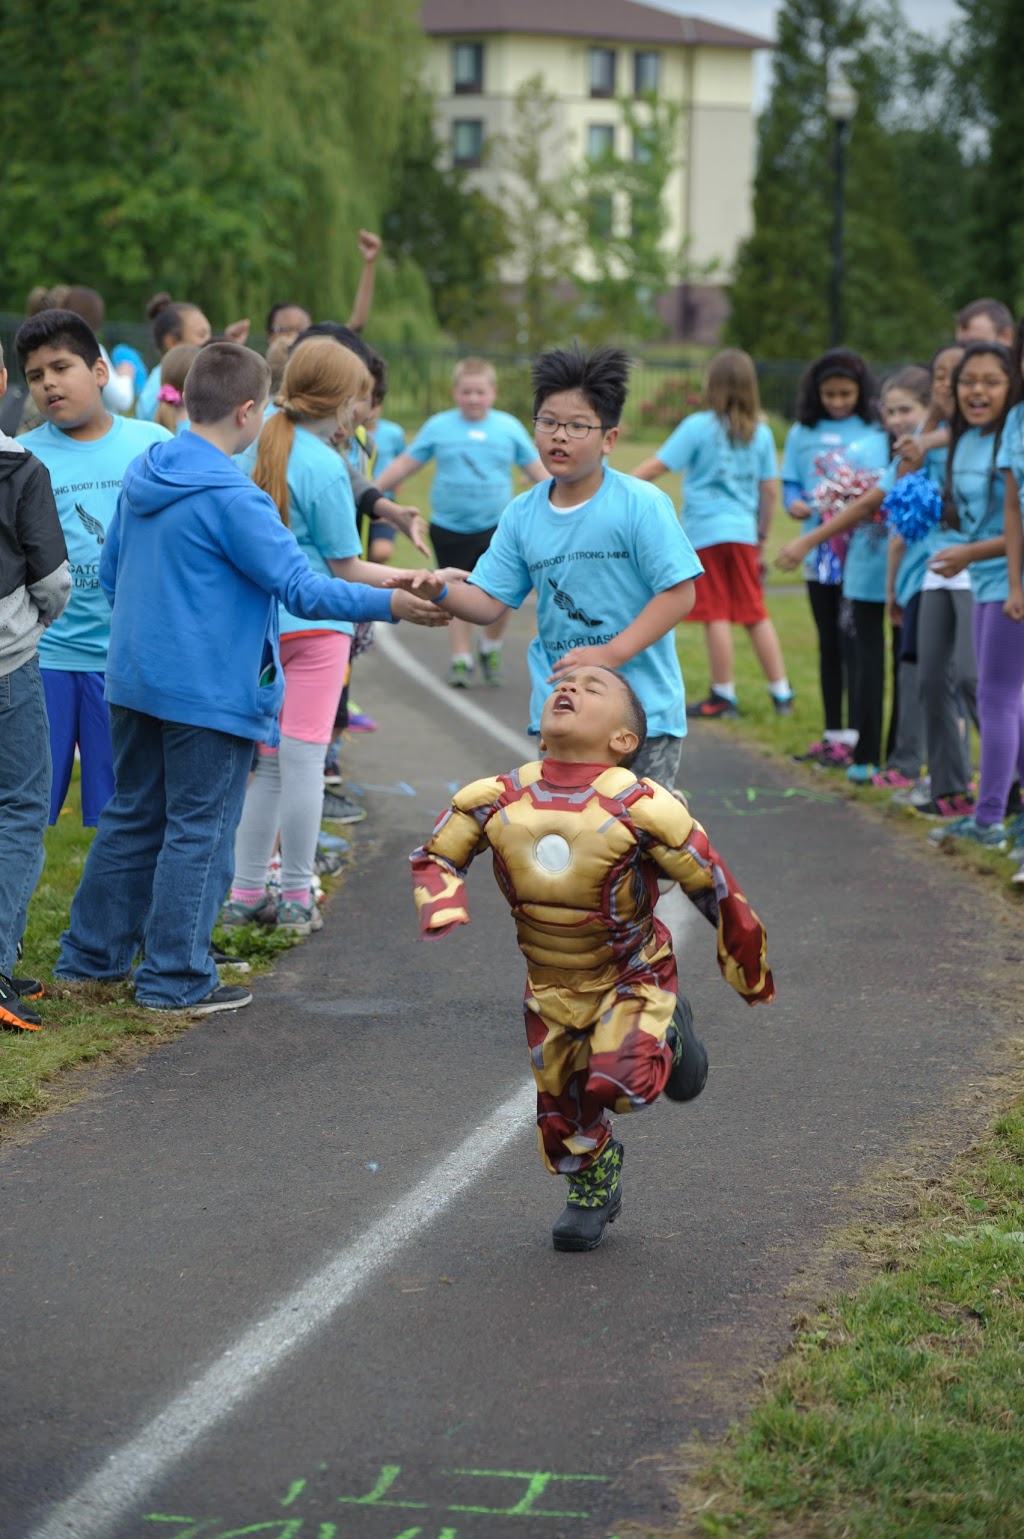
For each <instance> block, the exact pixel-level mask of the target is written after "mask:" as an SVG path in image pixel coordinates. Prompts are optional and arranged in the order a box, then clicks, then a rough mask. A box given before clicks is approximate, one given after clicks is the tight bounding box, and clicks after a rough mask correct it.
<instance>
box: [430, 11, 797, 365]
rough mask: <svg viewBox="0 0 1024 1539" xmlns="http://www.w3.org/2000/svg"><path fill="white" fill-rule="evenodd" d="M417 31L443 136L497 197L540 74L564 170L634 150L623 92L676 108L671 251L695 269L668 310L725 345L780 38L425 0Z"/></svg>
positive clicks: (679, 331)
mask: <svg viewBox="0 0 1024 1539" xmlns="http://www.w3.org/2000/svg"><path fill="white" fill-rule="evenodd" d="M420 23H421V26H422V28H423V30H424V32H425V34H426V36H427V39H428V48H427V65H426V72H427V84H428V86H429V87H430V89H431V90H432V92H433V93H434V95H435V98H436V101H437V115H438V132H439V137H440V139H441V142H442V143H443V144H445V145H446V146H447V147H448V151H449V154H450V156H451V161H452V163H453V164H455V165H460V166H464V167H466V168H467V169H468V170H469V171H470V172H471V173H472V177H473V180H474V181H475V182H476V183H477V184H478V185H479V186H480V187H481V188H482V189H483V190H484V191H486V192H488V193H489V194H490V195H491V196H492V197H496V198H497V197H498V196H499V195H500V187H501V185H502V181H503V179H504V178H507V173H506V172H505V171H503V169H502V164H501V161H502V157H501V153H500V146H501V143H502V139H503V138H505V139H507V138H508V137H509V136H510V135H511V133H512V129H513V107H514V102H515V97H516V92H517V90H518V89H519V87H521V86H522V85H523V84H524V83H525V82H526V81H528V80H530V79H531V78H532V77H535V76H538V75H539V76H541V77H542V79H543V81H544V86H545V90H546V92H547V93H548V95H549V96H550V97H551V98H553V100H554V104H555V106H554V120H553V123H552V127H551V130H550V134H549V146H548V151H547V154H548V157H549V159H550V163H551V166H552V169H553V170H555V169H558V170H563V169H565V168H566V167H567V166H570V167H571V165H572V163H573V162H575V161H581V160H583V159H584V158H585V157H587V156H591V157H595V158H598V157H600V156H601V155H602V154H604V153H605V152H607V151H611V152H613V153H614V154H616V155H618V156H620V157H621V158H623V159H625V158H628V157H629V156H630V155H632V154H633V146H632V145H631V144H630V143H629V142H628V141H629V138H630V133H629V128H628V126H627V124H626V122H625V121H624V119H623V112H622V107H621V105H620V102H621V99H622V98H623V97H626V98H636V97H639V96H642V95H643V94H644V93H645V92H649V91H652V90H653V91H654V92H656V93H657V95H658V96H659V97H662V98H664V99H667V100H670V101H673V102H676V103H678V104H679V107H680V116H679V127H678V133H679V143H678V146H677V159H678V162H679V163H678V166H677V169H676V170H675V171H674V172H673V174H672V176H671V177H670V179H669V183H668V185H667V186H666V188H665V193H664V198H665V207H666V211H667V213H668V216H669V219H668V225H669V228H668V232H667V235H666V247H667V249H668V250H670V251H679V250H685V253H686V265H685V266H683V267H682V268H681V270H680V272H679V274H678V278H679V281H678V282H677V284H676V285H675V288H674V290H673V292H672V293H671V294H669V295H667V296H665V297H664V299H663V301H662V305H663V308H664V313H665V316H666V319H667V320H668V321H669V324H670V326H671V328H672V331H673V333H674V334H675V335H676V336H679V337H685V338H688V339H690V340H698V341H714V340H715V337H716V335H717V332H718V330H719V328H720V325H721V322H722V319H723V318H724V314H725V308H726V301H725V296H724V292H723V288H722V285H723V284H726V283H728V281H729V279H730V277H731V275H732V265H733V261H734V258H735V254H736V250H737V247H738V245H739V243H740V242H741V241H742V240H743V239H744V237H745V236H746V235H747V234H748V233H749V231H750V228H751V199H752V182H753V174H754V157H755V148H756V123H755V119H754V114H753V89H754V82H753V66H754V53H755V51H756V50H758V49H762V48H770V47H771V46H772V45H771V42H770V41H769V40H768V39H767V38H763V37H756V36H753V35H751V34H750V33H746V32H738V31H735V30H734V29H733V28H730V27H723V26H719V25H717V24H716V23H715V22H712V21H705V20H702V19H700V18H698V17H694V16H680V15H677V14H675V13H674V12H671V11H665V10H660V9H658V8H657V7H655V6H652V5H641V4H637V3H634V0H423V3H422V5H421V7H420ZM641 110H642V109H641ZM709 268H711V269H712V270H711V271H708V269H709ZM505 276H506V278H507V280H508V281H509V282H510V283H515V282H516V281H517V278H518V277H519V276H520V275H519V274H517V273H516V272H515V271H514V270H512V269H510V270H509V271H508V272H507V273H506V274H505Z"/></svg>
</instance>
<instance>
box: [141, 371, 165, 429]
mask: <svg viewBox="0 0 1024 1539" xmlns="http://www.w3.org/2000/svg"><path fill="white" fill-rule="evenodd" d="M159 393H160V365H159V364H157V365H156V367H155V368H153V369H151V370H150V373H149V378H148V379H147V381H146V383H145V384H144V385H143V387H142V389H141V390H140V391H139V393H138V395H137V396H136V397H135V416H136V418H137V419H138V420H139V421H140V422H152V420H153V418H154V417H155V416H156V407H157V396H158V395H159Z"/></svg>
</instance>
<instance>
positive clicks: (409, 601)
mask: <svg viewBox="0 0 1024 1539" xmlns="http://www.w3.org/2000/svg"><path fill="white" fill-rule="evenodd" d="M391 614H392V617H393V618H394V619H396V620H409V621H411V622H412V624H413V625H428V626H434V627H436V626H439V625H450V624H451V618H452V617H451V615H446V614H445V612H444V610H443V609H438V607H437V605H436V604H434V603H432V602H431V601H430V599H422V598H417V597H416V595H415V594H414V593H406V592H405V590H404V589H402V588H396V589H395V591H394V593H392V595H391Z"/></svg>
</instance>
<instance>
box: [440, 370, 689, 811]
mask: <svg viewBox="0 0 1024 1539" xmlns="http://www.w3.org/2000/svg"><path fill="white" fill-rule="evenodd" d="M628 374H629V360H628V358H627V356H626V354H625V353H623V352H620V351H619V350H618V349H616V348H611V347H599V348H597V349H596V350H595V351H594V352H592V353H589V354H587V353H584V352H582V351H581V350H580V349H579V348H578V347H571V348H560V349H556V350H555V351H552V352H549V353H542V354H541V355H540V357H539V358H537V360H536V362H535V363H534V366H533V388H534V427H535V430H536V437H537V448H538V450H539V451H540V459H541V463H542V465H543V468H544V470H545V471H546V472H547V474H548V475H549V476H550V477H551V479H550V480H548V481H545V482H543V483H542V484H541V485H538V486H534V487H532V488H531V489H530V490H529V491H528V492H524V493H523V494H522V496H520V497H517V498H516V499H515V500H514V501H513V502H512V503H510V505H509V506H508V507H507V508H506V509H505V511H504V513H503V514H502V516H501V520H500V522H499V524H498V527H497V529H496V530H495V533H494V537H493V539H492V540H491V542H490V545H489V547H488V549H487V551H486V552H485V553H484V554H483V555H481V557H480V559H479V560H478V561H477V562H476V564H475V566H474V567H473V570H472V572H471V574H470V576H469V578H468V580H467V581H465V582H460V581H456V580H453V577H452V574H451V573H448V572H446V573H445V578H446V580H447V582H448V585H449V586H448V595H447V597H446V598H445V599H444V601H443V604H442V607H443V608H444V609H446V610H447V611H448V612H449V614H453V615H456V616H458V617H459V618H460V619H464V620H469V621H471V622H472V623H474V624H476V625H487V626H490V625H494V624H495V623H496V622H501V621H502V620H504V617H505V615H506V613H507V611H508V610H509V609H518V608H519V606H520V605H521V604H522V603H523V601H524V599H525V598H526V597H527V595H528V594H529V593H530V592H531V591H532V590H536V594H537V632H538V634H537V635H536V636H535V637H534V639H533V641H532V642H531V643H530V648H529V652H528V661H529V667H530V680H531V685H532V694H531V699H530V732H531V733H533V734H536V733H537V732H538V731H539V730H540V713H541V709H542V707H543V705H544V701H545V699H546V698H547V696H548V693H549V691H550V687H551V685H552V683H558V682H560V681H561V680H562V679H563V678H564V677H565V676H566V675H567V674H570V673H572V672H573V671H574V670H575V669H576V668H579V667H581V666H584V665H585V666H587V667H601V668H611V669H614V670H617V671H618V672H620V673H621V674H622V676H623V678H625V679H626V680H627V681H628V682H629V683H630V684H631V685H632V687H633V689H634V690H635V691H636V693H637V695H638V696H639V698H640V701H641V703H642V705H643V707H644V710H645V711H646V713H647V720H648V737H647V742H646V744H645V746H644V749H643V752H642V754H641V757H640V759H639V760H638V762H637V763H636V764H635V765H634V766H633V768H634V769H635V771H636V773H637V774H638V775H646V776H648V777H649V778H650V779H652V780H657V781H658V782H659V783H660V784H661V785H664V786H668V787H670V788H671V787H672V786H674V784H675V781H676V776H677V774H678V771H679V759H680V754H681V750H682V740H683V738H684V737H685V736H686V696H685V693H684V690H683V676H682V673H681V671H680V667H679V658H678V656H677V655H676V646H675V637H674V634H673V632H674V629H675V627H676V625H677V624H678V623H679V622H680V621H681V620H683V619H685V617H686V616H687V615H688V614H689V612H690V610H691V609H692V607H693V602H694V598H695V593H694V585H693V584H694V578H696V577H699V576H700V575H701V573H702V572H703V570H704V568H703V567H702V566H701V564H700V561H699V560H698V559H697V555H696V552H695V551H694V549H693V546H692V545H691V544H690V542H689V540H688V539H687V538H686V535H685V534H684V533H683V531H682V529H681V527H680V524H679V519H678V518H677V517H676V510H675V508H674V507H673V505H672V500H671V498H670V497H668V496H666V494H665V493H664V492H662V491H659V490H658V489H657V487H654V486H651V485H650V484H649V483H647V482H643V481H638V480H636V478H635V477H633V476H625V475H622V474H621V473H620V472H619V471H617V470H612V469H611V468H610V467H609V466H608V465H606V464H605V457H606V456H607V455H608V454H610V452H611V450H612V448H613V446H614V444H615V440H616V438H617V437H618V431H619V430H618V423H619V419H620V417H621V416H622V408H623V405H624V403H625V400H626V390H627V380H628ZM438 562H439V565H440V564H441V562H440V553H439V554H438Z"/></svg>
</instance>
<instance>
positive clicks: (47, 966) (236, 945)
mask: <svg viewBox="0 0 1024 1539" xmlns="http://www.w3.org/2000/svg"><path fill="white" fill-rule="evenodd" d="M91 842H92V830H91V829H85V828H83V827H82V823H81V812H80V802H79V796H78V771H77V767H76V771H75V777H74V780H73V781H72V785H71V790H70V793H69V795H68V800H67V804H66V806H65V807H64V810H63V811H62V813H61V816H60V818H59V819H58V821H57V823H56V824H55V826H54V827H53V828H50V829H48V830H47V833H46V864H45V866H44V867H43V874H42V876H41V878H40V881H39V885H38V887H37V888H36V891H35V895H34V897H33V899H32V903H31V905H30V907H29V915H28V929H27V931H26V933H25V957H24V961H22V962H21V963H20V964H19V972H20V973H22V974H24V975H26V976H31V977H36V976H41V977H42V978H43V979H44V982H45V986H46V997H45V998H44V999H41V1000H39V1001H37V1006H36V1007H37V1009H38V1011H39V1014H40V1015H41V1017H42V1019H43V1029H42V1030H41V1031H31V1032H29V1031H25V1032H21V1031H5V1032H3V1033H2V1036H0V1129H2V1128H3V1127H5V1126H6V1127H7V1128H11V1127H13V1126H15V1125H16V1124H17V1122H18V1121H19V1120H20V1119H21V1118H22V1117H24V1116H25V1115H26V1114H28V1113H31V1112H37V1111H42V1110H45V1109H46V1108H47V1107H48V1106H50V1105H52V1104H59V1103H60V1102H61V1101H62V1100H63V1098H64V1096H65V1095H66V1094H67V1092H68V1089H69V1088H70V1087H69V1085H68V1083H67V1082H66V1076H65V1075H64V1071H66V1070H68V1069H70V1068H73V1067H74V1066H75V1065H77V1064H82V1063H86V1062H88V1061H89V1060H91V1059H97V1058H102V1057H110V1056H113V1057H115V1058H116V1057H117V1056H118V1055H121V1056H131V1055H133V1054H134V1053H136V1052H137V1051H138V1049H139V1047H140V1046H141V1045H144V1044H145V1043H150V1044H152V1043H156V1042H165V1041H168V1040H169V1039H170V1038H172V1037H174V1036H177V1035H178V1034H179V1033H180V1032H182V1031H185V1030H187V1029H188V1027H189V1026H190V1025H192V1024H194V1023H193V1022H190V1021H189V1019H188V1018H187V1017H185V1016H180V1015H170V1016H164V1015H161V1014H158V1013H156V1012H154V1011H152V1010H142V1009H138V1008H137V1007H136V1006H135V1003H134V1000H133V997H132V992H131V989H130V988H129V987H128V986H127V985H126V984H89V985H75V986H71V985H64V984H61V983H58V982H54V981H51V979H50V972H51V969H52V968H53V965H54V963H55V962H56V960H57V952H58V948H59V942H60V934H61V931H62V930H63V929H64V928H65V926H66V924H67V922H68V914H69V911H70V908H71V900H72V898H73V897H74V894H75V889H76V887H77V886H78V881H79V877H80V876H81V873H82V867H83V866H84V865H85V857H86V855H87V853H88V850H89V845H90V844H91ZM219 938H220V940H221V942H222V943H224V942H226V941H227V937H225V936H220V937H219ZM228 944H229V947H230V951H231V954H232V955H235V956H245V957H247V958H248V959H249V961H250V965H251V967H252V970H253V971H254V972H256V971H260V970H264V969H265V968H266V967H267V966H269V965H270V963H271V961H272V960H273V957H274V956H275V955H276V954H277V953H278V952H280V951H282V950H287V949H288V947H289V945H290V944H291V942H290V941H289V940H288V938H287V937H286V936H283V935H276V934H274V933H273V932H267V931H259V930H258V929H256V928H255V927H253V928H250V929H246V930H242V931H236V932H233V933H232V935H231V938H230V942H229V943H228ZM227 976H228V975H227V974H225V977H227ZM62 1076H63V1078H62Z"/></svg>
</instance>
